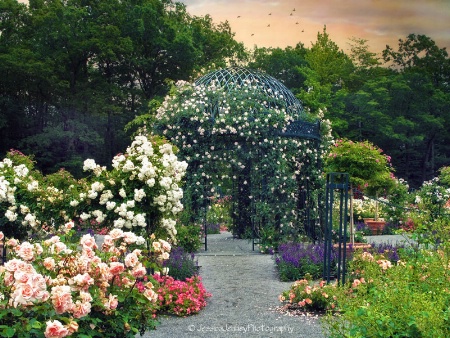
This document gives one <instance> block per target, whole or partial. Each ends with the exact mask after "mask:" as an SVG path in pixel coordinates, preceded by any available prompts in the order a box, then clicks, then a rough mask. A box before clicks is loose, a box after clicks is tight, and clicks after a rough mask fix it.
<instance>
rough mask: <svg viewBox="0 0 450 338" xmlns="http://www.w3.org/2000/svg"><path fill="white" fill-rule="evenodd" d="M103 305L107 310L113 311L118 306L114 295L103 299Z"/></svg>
mask: <svg viewBox="0 0 450 338" xmlns="http://www.w3.org/2000/svg"><path fill="white" fill-rule="evenodd" d="M103 305H104V306H105V308H106V309H107V310H115V309H116V308H117V305H119V301H118V300H117V296H116V295H112V294H109V298H108V299H105V301H104V302H103Z"/></svg>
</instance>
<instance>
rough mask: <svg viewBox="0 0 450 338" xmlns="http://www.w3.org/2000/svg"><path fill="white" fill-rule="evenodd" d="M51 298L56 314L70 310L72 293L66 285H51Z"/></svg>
mask: <svg viewBox="0 0 450 338" xmlns="http://www.w3.org/2000/svg"><path fill="white" fill-rule="evenodd" d="M51 299H52V304H53V307H54V308H55V311H56V313H57V314H62V313H64V312H67V311H70V309H71V308H72V306H73V301H72V295H71V292H70V287H69V286H68V285H58V286H54V287H52V292H51Z"/></svg>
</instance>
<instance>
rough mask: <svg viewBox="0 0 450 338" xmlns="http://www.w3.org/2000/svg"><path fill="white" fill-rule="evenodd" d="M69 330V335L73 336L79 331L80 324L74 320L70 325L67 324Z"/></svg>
mask: <svg viewBox="0 0 450 338" xmlns="http://www.w3.org/2000/svg"><path fill="white" fill-rule="evenodd" d="M67 330H69V334H73V333H75V332H77V331H78V323H77V322H76V321H74V320H72V321H71V322H70V323H69V324H67Z"/></svg>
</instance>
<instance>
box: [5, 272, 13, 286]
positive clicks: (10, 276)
mask: <svg viewBox="0 0 450 338" xmlns="http://www.w3.org/2000/svg"><path fill="white" fill-rule="evenodd" d="M15 281H16V280H15V279H14V274H13V273H11V272H9V271H5V274H4V276H3V283H4V284H5V286H12V285H13V284H14V282H15Z"/></svg>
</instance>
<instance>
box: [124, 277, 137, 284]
mask: <svg viewBox="0 0 450 338" xmlns="http://www.w3.org/2000/svg"><path fill="white" fill-rule="evenodd" d="M133 284H134V282H133V281H131V280H130V279H129V278H128V277H123V278H122V285H124V286H132V285H133Z"/></svg>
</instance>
